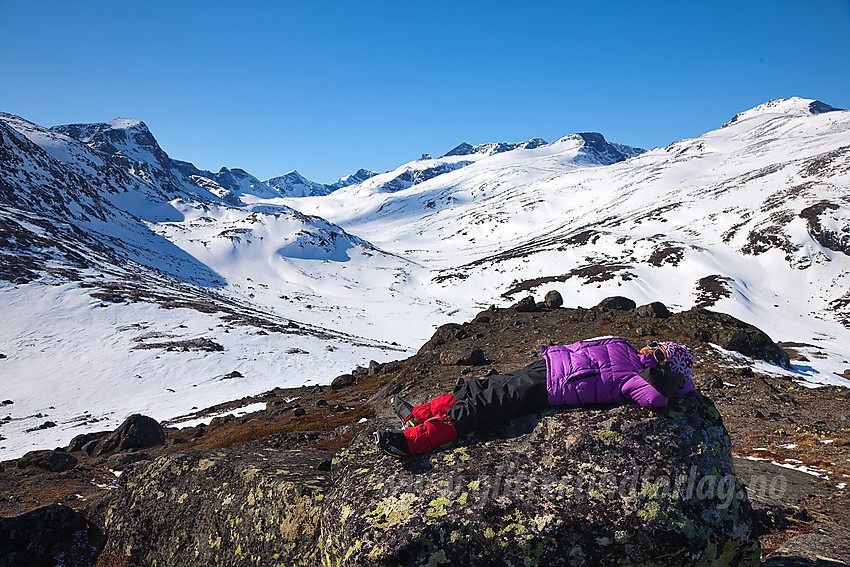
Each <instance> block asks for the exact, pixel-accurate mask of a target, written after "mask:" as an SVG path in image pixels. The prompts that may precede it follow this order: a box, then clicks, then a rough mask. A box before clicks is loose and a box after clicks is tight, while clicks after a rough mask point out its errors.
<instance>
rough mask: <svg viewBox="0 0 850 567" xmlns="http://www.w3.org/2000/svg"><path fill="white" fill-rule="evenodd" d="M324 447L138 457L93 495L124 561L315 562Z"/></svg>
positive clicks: (113, 551) (111, 550)
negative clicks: (100, 495)
mask: <svg viewBox="0 0 850 567" xmlns="http://www.w3.org/2000/svg"><path fill="white" fill-rule="evenodd" d="M332 454H333V453H332V452H330V451H324V450H318V449H313V450H309V451H302V450H278V449H261V448H245V449H238V448H232V449H230V450H228V451H192V452H187V453H178V454H172V455H167V456H163V457H160V458H158V459H157V460H155V461H153V462H152V463H151V464H149V465H148V466H144V465H137V466H136V467H134V468H133V469H131V470H130V471H129V472H127V473H125V475H122V484H123V487H122V488H121V489H120V490H116V491H114V492H113V494H111V495H110V496H109V497H108V498H107V499H106V500H104V501H102V502H101V503H100V504H99V505H98V510H97V512H96V515H97V516H98V517H99V518H100V519H101V521H103V523H104V526H105V528H106V530H107V531H108V533H109V541H108V543H107V545H106V549H105V554H106V555H109V556H113V557H115V558H120V559H121V560H123V561H126V562H127V563H129V564H131V565H278V564H282V565H318V561H317V557H316V555H317V552H318V550H317V547H316V541H317V540H318V537H319V529H320V528H319V511H320V508H321V503H322V498H323V494H324V490H325V484H326V481H327V478H328V473H327V472H324V471H322V470H321V469H322V468H323V467H322V464H323V463H325V462H326V461H327V460H328V459H330V457H331V455H332Z"/></svg>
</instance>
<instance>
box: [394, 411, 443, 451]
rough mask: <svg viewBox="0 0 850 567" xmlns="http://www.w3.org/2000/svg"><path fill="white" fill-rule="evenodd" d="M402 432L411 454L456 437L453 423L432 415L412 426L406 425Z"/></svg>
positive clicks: (432, 447)
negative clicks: (423, 421)
mask: <svg viewBox="0 0 850 567" xmlns="http://www.w3.org/2000/svg"><path fill="white" fill-rule="evenodd" d="M402 433H404V436H405V438H406V439H407V448H408V452H409V453H410V454H411V455H419V454H421V453H427V452H429V451H431V450H432V449H435V448H436V447H439V446H440V445H445V444H446V443H451V442H452V441H454V440H455V439H457V429H455V426H454V424H453V423H451V422H450V421H448V420H444V419H440V418H438V417H433V418H431V419H429V420H428V421H426V422H425V423H420V424H419V425H416V426H414V427H408V428H407V429H405V430H404V431H403V432H402Z"/></svg>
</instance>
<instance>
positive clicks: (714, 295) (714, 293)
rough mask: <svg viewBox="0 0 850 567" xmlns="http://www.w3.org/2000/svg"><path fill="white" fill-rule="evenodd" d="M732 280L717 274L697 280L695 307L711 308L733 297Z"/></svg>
mask: <svg viewBox="0 0 850 567" xmlns="http://www.w3.org/2000/svg"><path fill="white" fill-rule="evenodd" d="M731 281H732V279H731V278H727V277H724V276H720V275H717V274H714V275H711V276H706V277H704V278H700V279H699V280H697V301H696V304H695V305H694V307H711V306H713V305H714V304H715V303H717V302H718V301H720V300H721V299H723V298H724V297H732V288H731V287H729V282H731Z"/></svg>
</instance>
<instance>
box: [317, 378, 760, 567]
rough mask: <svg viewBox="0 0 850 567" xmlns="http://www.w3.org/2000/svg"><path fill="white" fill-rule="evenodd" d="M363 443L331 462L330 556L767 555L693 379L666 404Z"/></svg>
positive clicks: (530, 560)
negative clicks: (414, 451) (387, 443)
mask: <svg viewBox="0 0 850 567" xmlns="http://www.w3.org/2000/svg"><path fill="white" fill-rule="evenodd" d="M612 423H614V424H615V425H612ZM614 429H616V430H614ZM567 440H572V442H566V441H567ZM368 446H369V441H368V438H367V437H366V436H363V437H362V438H360V439H356V440H355V441H354V442H353V443H352V444H351V445H350V446H349V447H348V448H346V449H344V450H343V453H344V456H343V457H342V458H341V459H340V461H339V467H338V468H337V469H336V470H335V472H334V481H333V483H332V485H331V486H330V488H329V489H328V492H327V495H326V498H325V501H324V502H325V506H324V509H323V511H322V516H323V521H322V525H323V530H322V535H321V547H322V549H323V553H324V557H323V559H324V562H325V563H326V564H331V565H337V564H339V565H384V564H390V565H427V564H429V563H433V561H434V560H435V558H439V559H440V560H444V561H445V562H446V563H447V564H452V565H459V564H486V565H519V564H521V565H599V564H613V563H616V564H624V565H625V564H640V565H671V564H681V565H685V564H688V565H696V564H702V563H705V564H718V565H758V562H759V545H758V541H757V539H756V538H755V535H754V534H753V530H752V525H751V520H750V503H749V501H748V500H747V499H746V496H745V493H744V490H743V488H742V487H741V485H740V483H739V482H738V480H737V478H736V477H735V474H734V469H733V466H732V460H731V452H730V442H729V438H728V436H727V434H726V430H725V428H724V427H723V424H722V422H721V420H720V417H719V414H718V413H717V411H716V410H715V409H714V406H713V404H712V403H711V401H710V400H709V399H708V398H706V397H705V396H703V395H701V394H699V393H697V392H694V393H692V394H690V395H688V396H685V397H684V398H682V399H680V400H678V401H676V402H675V403H674V404H672V405H671V406H670V407H669V408H668V409H666V410H664V411H658V412H652V411H650V410H646V409H644V408H641V407H639V406H636V405H626V406H616V407H603V408H583V409H582V410H580V411H571V410H569V409H563V410H558V409H550V410H547V411H545V412H543V414H542V415H540V416H536V415H535V416H527V417H526V418H523V419H520V420H514V422H512V423H511V424H509V425H508V426H506V427H505V428H503V429H502V430H499V431H494V432H491V433H486V434H476V435H472V436H469V437H467V438H466V439H464V440H461V441H458V442H456V443H455V444H454V445H450V446H448V447H446V448H443V449H442V450H438V451H437V452H435V453H432V454H429V455H425V456H422V457H417V458H414V459H412V460H410V461H407V462H405V463H404V464H400V463H399V462H398V461H395V460H392V459H390V458H386V457H384V456H381V455H379V454H377V453H375V452H373V451H372V452H369V451H368ZM460 454H464V455H468V456H469V458H468V459H466V460H462V459H460V458H457V457H456V456H457V455H460ZM371 477H375V478H380V479H381V481H382V482H381V484H380V487H378V488H376V486H377V485H376V484H375V483H373V482H368V479H369V478H371ZM341 510H347V511H349V513H348V514H347V517H346V521H345V522H340V521H338V520H337V521H334V518H339V515H340V512H341ZM340 542H358V546H357V547H356V548H352V547H351V545H350V543H349V544H348V545H340Z"/></svg>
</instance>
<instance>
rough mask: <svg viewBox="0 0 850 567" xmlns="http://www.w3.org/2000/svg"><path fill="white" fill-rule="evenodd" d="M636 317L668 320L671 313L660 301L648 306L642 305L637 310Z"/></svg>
mask: <svg viewBox="0 0 850 567" xmlns="http://www.w3.org/2000/svg"><path fill="white" fill-rule="evenodd" d="M635 315H637V316H639V317H654V318H656V319H666V318H667V317H669V316H670V311H669V310H668V309H667V306H666V305H664V304H663V303H661V302H660V301H653V302H652V303H649V304H647V305H641V306H640V307H638V308H637V309H636V310H635Z"/></svg>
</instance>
